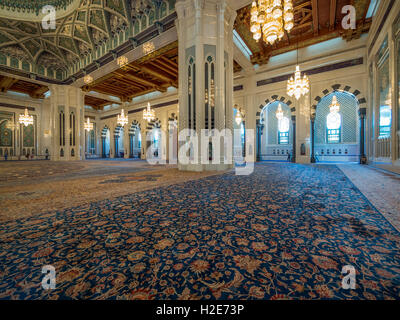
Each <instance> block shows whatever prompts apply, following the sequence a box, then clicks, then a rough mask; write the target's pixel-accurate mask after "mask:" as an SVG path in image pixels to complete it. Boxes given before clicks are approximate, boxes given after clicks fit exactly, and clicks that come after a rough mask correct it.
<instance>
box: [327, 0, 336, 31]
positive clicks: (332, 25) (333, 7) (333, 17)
mask: <svg viewBox="0 0 400 320" xmlns="http://www.w3.org/2000/svg"><path fill="white" fill-rule="evenodd" d="M336 5H337V0H331V4H330V17H329V30H330V31H332V30H334V29H335V25H336Z"/></svg>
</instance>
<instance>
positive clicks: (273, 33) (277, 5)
mask: <svg viewBox="0 0 400 320" xmlns="http://www.w3.org/2000/svg"><path fill="white" fill-rule="evenodd" d="M250 15H251V16H250V31H251V32H252V33H253V39H254V40H256V41H259V40H260V39H261V38H263V40H264V42H266V43H270V44H271V45H272V44H274V43H275V41H277V40H278V39H279V40H280V39H282V38H283V36H284V35H285V30H286V31H287V32H290V31H291V30H292V29H293V26H294V14H293V2H292V0H258V1H253V4H252V7H251V11H250Z"/></svg>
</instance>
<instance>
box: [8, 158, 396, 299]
mask: <svg viewBox="0 0 400 320" xmlns="http://www.w3.org/2000/svg"><path fill="white" fill-rule="evenodd" d="M48 264H50V265H53V266H54V267H55V268H56V272H57V287H56V289H55V290H50V291H45V290H43V289H42V288H41V280H42V277H43V275H42V273H41V269H42V266H44V265H48ZM349 264H350V265H353V266H354V267H355V269H356V271H357V278H356V285H357V287H356V289H355V290H344V289H342V287H341V282H342V277H343V275H342V274H341V270H342V267H343V266H345V265H349ZM399 274H400V234H399V232H398V231H396V230H395V229H394V228H393V227H392V226H391V225H390V223H388V222H387V220H385V218H384V217H383V216H382V215H381V214H380V213H379V212H377V211H376V210H375V209H374V208H373V207H372V205H371V204H370V203H369V202H368V200H367V199H366V198H365V197H364V196H363V195H362V194H361V193H360V192H359V190H358V189H357V188H356V187H355V186H354V185H353V184H352V183H351V182H350V181H349V180H348V179H347V178H346V176H345V175H344V174H343V173H342V171H340V170H339V169H338V168H337V167H336V166H323V165H315V166H304V165H293V164H260V165H256V168H255V173H254V174H252V175H251V176H235V175H234V173H226V174H223V175H216V176H211V177H207V178H203V179H199V180H195V181H190V182H185V183H182V184H176V185H171V186H167V187H163V188H157V189H153V190H149V191H144V192H140V193H135V194H131V195H126V196H123V197H120V198H117V199H113V200H104V201H100V202H93V203H91V204H90V207H89V208H88V207H74V208H71V209H67V210H63V211H60V212H55V213H54V212H50V213H48V214H41V215H40V216H36V217H29V218H23V219H19V220H14V221H7V222H4V223H2V224H1V225H0V298H2V299H400V279H399Z"/></svg>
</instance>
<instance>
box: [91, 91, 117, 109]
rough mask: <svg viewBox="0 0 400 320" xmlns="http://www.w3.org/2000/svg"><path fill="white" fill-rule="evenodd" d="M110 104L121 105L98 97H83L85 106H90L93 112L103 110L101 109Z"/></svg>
mask: <svg viewBox="0 0 400 320" xmlns="http://www.w3.org/2000/svg"><path fill="white" fill-rule="evenodd" d="M110 104H121V103H118V102H114V101H110V100H106V99H102V98H99V97H93V96H90V95H85V106H90V107H92V108H93V109H95V110H103V108H104V107H105V106H107V105H110Z"/></svg>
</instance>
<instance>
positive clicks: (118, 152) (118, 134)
mask: <svg viewBox="0 0 400 320" xmlns="http://www.w3.org/2000/svg"><path fill="white" fill-rule="evenodd" d="M114 149H115V158H123V157H124V154H125V149H124V128H123V127H121V126H117V127H116V128H115V130H114Z"/></svg>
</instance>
